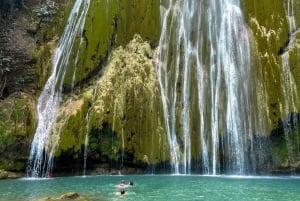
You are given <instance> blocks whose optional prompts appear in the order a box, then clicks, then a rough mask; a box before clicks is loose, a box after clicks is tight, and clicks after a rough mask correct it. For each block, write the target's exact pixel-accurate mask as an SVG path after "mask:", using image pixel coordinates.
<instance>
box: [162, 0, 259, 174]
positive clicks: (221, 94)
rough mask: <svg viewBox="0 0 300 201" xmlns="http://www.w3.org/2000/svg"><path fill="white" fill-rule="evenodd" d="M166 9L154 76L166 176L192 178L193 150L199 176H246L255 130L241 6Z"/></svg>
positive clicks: (229, 0)
mask: <svg viewBox="0 0 300 201" xmlns="http://www.w3.org/2000/svg"><path fill="white" fill-rule="evenodd" d="M164 3H165V5H166V9H164V10H163V12H162V13H163V14H162V18H163V21H162V34H161V38H160V41H159V49H158V54H157V76H158V80H159V84H160V89H161V96H162V104H163V111H164V118H165V126H166V131H167V137H168V142H169V147H170V159H171V165H172V173H175V174H178V173H183V174H186V173H190V172H191V169H192V161H191V158H192V152H193V149H197V148H196V147H201V150H199V152H198V153H201V154H200V156H199V160H200V162H198V163H201V165H200V166H201V167H202V173H204V174H213V175H215V174H220V173H223V172H226V173H229V174H245V173H246V172H248V171H249V169H250V167H249V164H250V163H251V165H252V166H255V164H254V163H255V161H252V158H251V154H252V153H249V152H251V151H252V150H251V149H250V150H249V148H248V146H249V144H252V143H253V142H252V139H253V136H252V135H253V134H255V133H256V132H257V131H256V130H257V128H256V126H257V125H258V123H257V120H256V119H255V117H254V116H253V115H252V113H253V111H254V110H256V109H257V108H256V106H253V104H252V101H251V100H252V99H253V98H255V97H254V94H255V87H254V86H252V85H253V84H252V82H253V80H252V79H253V77H254V76H253V72H252V71H251V66H250V60H251V58H250V43H249V36H248V31H247V28H246V25H245V24H244V20H243V14H242V11H241V9H240V4H239V1H238V0H207V1H194V0H186V1H175V0H174V1H172V0H170V1H167V2H164V1H162V4H164ZM192 142H193V143H192ZM196 143H198V145H196ZM192 145H196V146H195V147H193V146H192ZM195 166H197V165H195ZM198 166H199V165H198Z"/></svg>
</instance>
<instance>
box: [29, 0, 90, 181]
mask: <svg viewBox="0 0 300 201" xmlns="http://www.w3.org/2000/svg"><path fill="white" fill-rule="evenodd" d="M89 5H90V0H76V2H75V3H74V6H73V9H72V11H71V13H70V16H69V19H68V22H67V25H66V27H65V30H64V33H63V35H62V37H61V39H60V41H59V44H58V47H57V49H56V51H55V55H54V58H53V61H52V73H51V75H50V77H49V79H48V81H47V83H46V85H45V87H44V89H43V91H42V93H41V95H40V97H39V99H38V104H37V112H38V126H37V130H36V133H35V135H34V139H33V141H32V145H31V150H30V156H29V161H28V167H27V176H28V177H47V176H49V174H51V171H52V167H53V155H54V152H55V148H56V145H57V139H55V137H54V136H51V128H52V125H53V123H54V122H55V121H56V118H57V114H58V112H59V111H58V110H59V105H60V100H61V94H62V87H63V82H64V76H65V72H66V67H67V66H68V60H69V56H70V54H71V51H72V47H73V44H74V41H75V39H76V37H78V36H81V35H80V34H81V32H82V30H83V26H84V23H85V18H86V15H87V11H88V8H89Z"/></svg>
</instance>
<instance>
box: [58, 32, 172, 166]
mask: <svg viewBox="0 0 300 201" xmlns="http://www.w3.org/2000/svg"><path fill="white" fill-rule="evenodd" d="M153 56H154V52H153V50H152V49H151V47H150V45H149V43H147V42H144V41H143V40H142V38H141V37H140V36H139V35H135V36H134V39H133V40H132V41H131V42H130V43H129V44H128V45H127V46H126V47H125V48H122V47H119V48H117V49H116V50H114V51H112V53H111V56H110V57H109V62H108V65H107V67H106V68H105V70H104V72H103V75H102V77H101V78H100V79H99V80H98V81H97V83H96V84H95V85H94V88H93V89H90V90H88V91H87V92H85V93H83V96H81V97H79V99H76V100H69V101H67V103H66V104H65V105H64V106H63V107H62V109H61V111H62V112H61V115H60V117H59V118H58V119H60V121H58V123H57V126H58V127H56V128H55V130H54V131H53V133H58V131H60V142H59V147H58V151H57V155H70V153H72V154H71V155H73V157H74V159H76V158H79V157H80V149H81V145H82V144H84V139H85V135H86V134H88V136H89V145H88V157H89V158H88V161H89V162H90V163H91V164H97V163H106V164H110V166H109V167H107V169H111V168H117V169H119V168H123V165H125V164H126V166H136V165H138V166H142V165H143V164H156V163H159V162H161V161H165V160H167V157H168V156H167V155H164V153H165V152H166V151H167V149H168V148H167V147H168V145H167V142H166V137H165V135H164V132H165V131H164V128H163V126H162V125H161V122H162V121H163V120H162V114H161V113H159V111H161V105H160V100H159V97H160V95H159V88H158V83H157V82H156V76H155V65H154V62H153ZM92 90H93V91H92ZM87 107H88V108H87ZM83 114H85V115H83ZM74 131H76V132H74ZM74 152H78V153H77V154H76V153H74ZM67 153H68V154H67ZM63 161H66V160H63ZM61 165H63V164H61Z"/></svg>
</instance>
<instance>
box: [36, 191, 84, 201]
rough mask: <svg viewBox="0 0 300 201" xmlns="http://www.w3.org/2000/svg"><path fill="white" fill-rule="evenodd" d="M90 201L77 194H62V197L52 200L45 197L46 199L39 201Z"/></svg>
mask: <svg viewBox="0 0 300 201" xmlns="http://www.w3.org/2000/svg"><path fill="white" fill-rule="evenodd" d="M66 200H69V201H89V199H87V198H85V197H83V196H81V195H79V194H78V193H76V192H68V193H65V194H62V195H61V196H59V197H58V198H51V197H45V198H41V199H39V200H38V201H66Z"/></svg>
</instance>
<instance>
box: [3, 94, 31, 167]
mask: <svg viewBox="0 0 300 201" xmlns="http://www.w3.org/2000/svg"><path fill="white" fill-rule="evenodd" d="M34 111H35V101H34V98H33V97H32V96H30V95H28V94H25V93H15V94H13V95H11V96H10V97H8V98H6V99H5V100H0V169H1V168H2V169H5V170H12V171H20V170H24V169H25V165H26V161H27V157H28V154H29V153H28V152H29V148H30V144H31V139H32V136H33V133H34V129H35V126H36V123H35V122H36V114H35V112H34Z"/></svg>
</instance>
